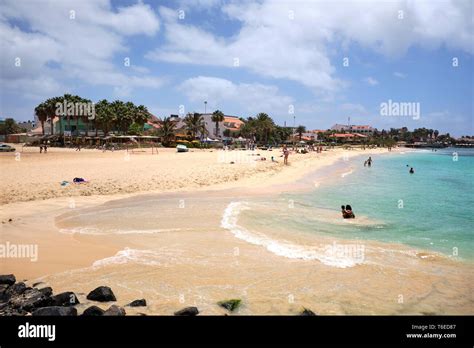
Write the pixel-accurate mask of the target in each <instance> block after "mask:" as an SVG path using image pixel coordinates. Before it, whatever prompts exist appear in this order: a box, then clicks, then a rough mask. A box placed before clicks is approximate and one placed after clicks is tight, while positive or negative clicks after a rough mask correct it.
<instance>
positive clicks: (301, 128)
mask: <svg viewBox="0 0 474 348" xmlns="http://www.w3.org/2000/svg"><path fill="white" fill-rule="evenodd" d="M296 133H298V137H299V138H300V141H301V138H302V137H303V133H306V127H305V126H298V127H296Z"/></svg>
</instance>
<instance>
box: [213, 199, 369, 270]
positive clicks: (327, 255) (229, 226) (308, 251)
mask: <svg viewBox="0 0 474 348" xmlns="http://www.w3.org/2000/svg"><path fill="white" fill-rule="evenodd" d="M248 209H250V207H249V204H248V203H246V202H231V203H229V205H228V206H227V207H226V209H225V210H224V213H223V215H222V220H221V227H223V228H225V229H226V230H228V231H230V232H231V233H232V234H233V235H234V236H235V237H237V238H239V239H241V240H244V241H246V242H248V243H251V244H254V245H259V246H263V247H264V248H265V249H267V250H268V251H269V252H271V253H273V254H275V255H278V256H283V257H287V258H290V259H302V260H318V261H320V262H321V263H323V264H325V265H328V266H332V267H338V268H347V267H353V266H355V265H357V264H359V263H361V262H362V260H361V259H358V258H354V257H351V256H347V255H341V253H340V252H338V251H337V250H336V249H337V248H334V247H333V245H325V246H322V247H320V248H318V247H314V246H303V245H297V244H294V243H291V242H288V241H279V240H274V239H271V238H270V237H268V236H267V235H265V234H263V233H261V232H251V231H249V230H248V229H246V228H245V227H243V226H240V225H239V224H238V218H239V215H240V213H241V212H242V211H244V210H248Z"/></svg>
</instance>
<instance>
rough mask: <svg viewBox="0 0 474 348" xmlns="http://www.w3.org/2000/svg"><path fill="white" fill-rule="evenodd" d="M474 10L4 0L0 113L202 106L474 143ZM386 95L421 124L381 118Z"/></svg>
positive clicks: (312, 124)
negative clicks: (121, 105)
mask: <svg viewBox="0 0 474 348" xmlns="http://www.w3.org/2000/svg"><path fill="white" fill-rule="evenodd" d="M71 11H73V16H72V17H73V18H72V17H71V13H72V12H71ZM472 13H473V12H472V1H469V0H467V1H462V0H460V1H447V0H446V1H423V0H420V1H416V2H414V1H395V0H394V1H386V2H375V1H344V2H341V1H319V2H314V1H313V2H311V1H299V2H291V1H283V0H276V1H266V0H263V1H260V2H246V1H239V2H233V1H220V0H197V1H181V2H177V1H108V0H95V1H92V0H85V1H81V2H74V1H67V0H65V1H59V0H52V1H46V0H38V1H29V0H28V1H13V0H1V1H0V37H1V41H0V42H1V47H0V48H1V51H2V52H3V53H2V62H1V79H2V89H1V106H0V117H2V118H6V117H13V118H15V119H17V120H27V119H32V116H33V109H34V107H35V106H36V105H37V104H39V103H40V102H41V101H43V100H44V99H46V98H49V97H52V96H56V95H62V94H64V93H67V92H69V93H75V94H79V95H81V96H84V97H87V98H89V99H91V100H93V101H98V100H100V99H103V98H106V99H110V100H114V99H121V100H131V101H133V102H134V103H136V104H144V105H146V106H147V107H148V108H149V110H150V111H151V112H152V113H154V114H155V115H157V116H159V117H163V116H167V115H169V114H170V113H178V112H179V107H180V106H181V105H182V106H184V110H185V112H189V111H197V112H203V111H204V100H207V102H208V111H213V110H215V109H217V108H219V109H221V110H222V111H224V112H225V113H226V114H230V115H238V116H243V117H248V116H252V115H255V114H256V113H258V112H266V113H268V114H269V115H270V116H272V117H273V118H274V119H275V121H276V122H277V123H279V124H283V123H284V122H287V124H288V125H292V124H293V122H294V117H295V119H296V124H303V125H306V126H307V128H309V129H326V128H329V127H330V126H331V125H333V124H334V123H347V118H348V117H351V123H356V124H371V125H373V126H375V127H377V128H386V129H388V128H390V127H401V126H408V127H409V128H417V127H427V128H433V129H439V130H440V131H442V132H450V133H451V134H454V135H458V136H459V135H465V134H469V135H472V134H473V131H472V129H473V127H472V126H473V121H472V120H473V53H474V47H473V45H474V33H473V17H472ZM38 14H41V15H38ZM448 14H449V15H448ZM183 15H184V18H183ZM18 58H20V61H21V64H20V66H16V65H15V62H16V59H18ZM126 58H129V59H130V66H125V65H124V59H126ZM345 58H347V59H348V61H349V65H348V66H344V65H343V62H344V59H345ZM454 58H456V59H457V60H458V66H456V67H455V66H453V59H454ZM236 63H238V64H236ZM389 99H390V100H392V101H394V102H401V103H406V102H413V103H419V105H420V109H421V117H420V119H418V120H414V119H413V118H412V117H409V116H382V115H381V114H380V104H381V103H382V102H386V101H388V100H389ZM291 110H294V113H291V112H290V111H291Z"/></svg>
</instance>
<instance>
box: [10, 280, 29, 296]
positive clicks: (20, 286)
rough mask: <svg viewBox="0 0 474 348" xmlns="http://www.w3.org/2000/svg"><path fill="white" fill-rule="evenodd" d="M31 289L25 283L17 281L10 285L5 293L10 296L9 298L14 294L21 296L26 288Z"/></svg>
mask: <svg viewBox="0 0 474 348" xmlns="http://www.w3.org/2000/svg"><path fill="white" fill-rule="evenodd" d="M28 289H31V288H29V287H27V286H26V285H25V283H23V282H21V283H16V284H13V285H12V286H10V287H9V288H8V289H7V290H6V291H5V295H7V296H8V298H10V297H13V296H19V295H21V294H23V293H24V292H25V291H26V290H28Z"/></svg>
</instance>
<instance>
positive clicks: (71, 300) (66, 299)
mask: <svg viewBox="0 0 474 348" xmlns="http://www.w3.org/2000/svg"><path fill="white" fill-rule="evenodd" d="M79 303H80V302H79V300H78V299H77V296H76V294H75V293H73V292H71V291H66V292H62V293H60V294H57V295H55V296H53V297H51V305H52V306H74V305H77V304H79Z"/></svg>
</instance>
